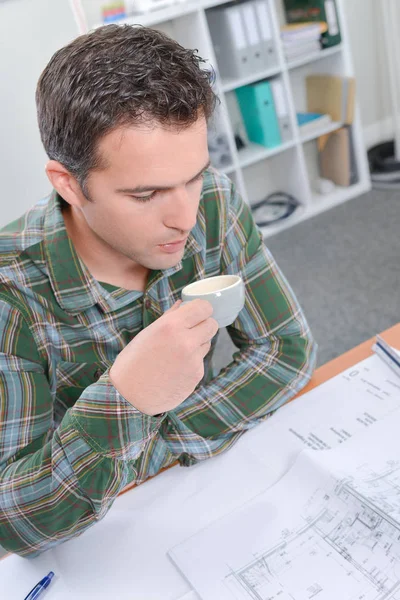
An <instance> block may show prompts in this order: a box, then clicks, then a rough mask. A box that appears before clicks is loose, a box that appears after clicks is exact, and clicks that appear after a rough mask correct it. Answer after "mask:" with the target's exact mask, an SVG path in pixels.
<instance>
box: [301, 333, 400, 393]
mask: <svg viewBox="0 0 400 600" xmlns="http://www.w3.org/2000/svg"><path fill="white" fill-rule="evenodd" d="M377 333H378V332H377ZM380 335H381V336H382V337H383V339H384V340H386V341H387V342H388V344H390V345H391V346H394V347H395V348H398V349H400V323H397V325H394V326H393V327H390V328H389V329H386V331H384V332H383V333H381V334H380ZM374 341H375V337H373V338H371V339H369V340H367V341H366V342H363V343H362V344H360V345H359V346H356V347H355V348H353V349H352V350H349V351H348V352H345V353H344V354H342V355H341V356H338V357H337V358H334V359H333V360H331V361H330V362H328V363H326V364H325V365H323V366H322V367H319V369H317V370H316V371H315V373H314V375H313V377H312V379H311V381H310V383H309V384H308V385H307V386H306V387H305V388H304V389H303V390H302V391H301V392H300V394H298V396H301V395H303V394H305V393H306V392H309V391H310V390H312V389H313V388H315V387H317V386H318V385H320V384H321V383H324V382H325V381H328V379H331V378H332V377H335V375H339V373H342V372H343V371H345V370H346V369H349V368H350V367H352V366H353V365H355V364H357V363H358V362H360V361H361V360H364V359H365V358H368V356H371V355H372V354H373V352H372V345H373V343H374Z"/></svg>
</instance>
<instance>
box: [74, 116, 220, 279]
mask: <svg viewBox="0 0 400 600" xmlns="http://www.w3.org/2000/svg"><path fill="white" fill-rule="evenodd" d="M98 150H99V152H100V154H101V156H102V157H103V158H104V159H105V160H106V161H107V167H106V168H105V169H103V170H99V171H93V172H91V173H90V175H89V177H88V180H87V189H88V195H89V197H90V200H91V201H88V200H86V199H85V200H83V201H82V203H81V211H82V213H83V215H84V218H85V220H86V222H87V224H88V226H89V227H90V229H91V230H92V231H93V232H94V233H95V234H96V236H97V237H98V238H100V239H101V240H102V241H103V242H104V243H105V244H106V245H108V246H110V247H111V248H112V249H114V250H116V251H117V252H119V253H120V254H122V255H124V256H127V257H128V258H130V259H131V260H133V261H134V262H135V263H137V264H138V265H141V266H143V267H145V268H147V269H152V270H154V269H168V268H170V267H173V266H175V265H176V264H177V263H178V262H179V261H180V260H181V259H182V256H183V253H184V248H185V242H186V239H187V237H188V235H189V233H190V231H191V229H193V227H194V226H195V224H196V218H197V211H198V206H199V201H200V194H201V189H202V172H203V171H204V169H205V168H206V167H207V166H208V164H209V156H208V148H207V124H206V120H205V119H204V118H199V119H198V120H197V121H196V122H195V123H194V124H193V125H191V126H190V127H189V128H187V129H184V130H181V131H179V130H176V129H172V128H171V129H164V128H161V127H160V126H156V127H154V128H153V129H150V128H148V127H144V126H142V127H132V128H128V129H127V128H121V129H117V130H115V131H113V132H111V133H110V134H108V135H107V136H105V137H104V138H103V139H102V140H101V141H100V143H99V148H98ZM160 188H162V189H160ZM175 242H178V243H177V244H174V243H175Z"/></svg>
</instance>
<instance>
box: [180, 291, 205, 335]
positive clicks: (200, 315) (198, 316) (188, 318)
mask: <svg viewBox="0 0 400 600" xmlns="http://www.w3.org/2000/svg"><path fill="white" fill-rule="evenodd" d="M180 310H181V313H182V317H183V321H184V324H185V327H187V328H188V329H192V327H196V325H198V324H199V323H201V322H202V321H205V320H206V319H208V318H209V317H211V315H212V314H213V307H212V305H211V304H210V302H208V301H207V300H199V299H198V298H196V300H192V301H191V302H188V303H187V304H184V305H183V306H181V307H180Z"/></svg>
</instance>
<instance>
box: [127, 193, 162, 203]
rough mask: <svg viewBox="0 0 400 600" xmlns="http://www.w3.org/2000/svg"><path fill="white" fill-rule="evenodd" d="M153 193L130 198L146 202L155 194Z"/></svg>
mask: <svg viewBox="0 0 400 600" xmlns="http://www.w3.org/2000/svg"><path fill="white" fill-rule="evenodd" d="M155 193H156V192H152V193H151V194H149V195H148V196H130V198H133V200H138V202H148V201H149V200H151V199H152V198H153V197H154V196H155Z"/></svg>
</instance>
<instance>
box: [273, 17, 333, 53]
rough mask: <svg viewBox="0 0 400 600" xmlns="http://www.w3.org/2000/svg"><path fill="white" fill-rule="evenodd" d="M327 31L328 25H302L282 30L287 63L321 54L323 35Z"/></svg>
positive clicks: (290, 26)
mask: <svg viewBox="0 0 400 600" xmlns="http://www.w3.org/2000/svg"><path fill="white" fill-rule="evenodd" d="M326 30H327V25H326V23H301V24H295V25H285V26H284V27H282V28H281V39H282V46H283V51H284V54H285V57H286V60H287V61H289V62H290V61H291V60H295V59H297V58H302V57H304V56H307V55H309V54H314V53H315V52H321V51H322V46H321V35H322V34H323V33H324V32H325V31H326Z"/></svg>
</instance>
